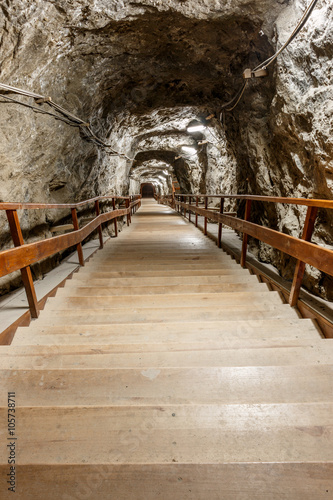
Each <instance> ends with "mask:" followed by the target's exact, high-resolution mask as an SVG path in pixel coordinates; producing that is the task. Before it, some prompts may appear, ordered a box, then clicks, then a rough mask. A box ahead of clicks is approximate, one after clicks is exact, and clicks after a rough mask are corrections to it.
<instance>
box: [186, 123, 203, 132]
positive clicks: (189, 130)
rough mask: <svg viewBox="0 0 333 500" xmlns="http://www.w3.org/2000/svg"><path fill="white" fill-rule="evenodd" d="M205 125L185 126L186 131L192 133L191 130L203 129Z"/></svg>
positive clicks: (198, 130) (199, 130)
mask: <svg viewBox="0 0 333 500" xmlns="http://www.w3.org/2000/svg"><path fill="white" fill-rule="evenodd" d="M205 128H206V127H205V125H200V124H199V125H190V126H189V127H187V132H189V133H190V134H192V133H193V132H202V131H203V130H205Z"/></svg>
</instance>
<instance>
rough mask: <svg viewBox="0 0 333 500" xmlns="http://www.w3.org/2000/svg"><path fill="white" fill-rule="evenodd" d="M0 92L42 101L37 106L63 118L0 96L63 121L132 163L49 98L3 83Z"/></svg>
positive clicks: (5, 96)
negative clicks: (49, 109)
mask: <svg viewBox="0 0 333 500" xmlns="http://www.w3.org/2000/svg"><path fill="white" fill-rule="evenodd" d="M0 90H4V91H6V92H12V93H14V94H19V95H23V96H25V97H30V98H32V99H35V100H37V101H42V102H40V103H39V104H48V105H49V106H51V107H52V108H54V109H55V110H56V111H58V113H60V114H62V115H63V116H59V115H56V114H54V113H50V112H49V111H45V110H44V109H42V108H37V107H36V106H32V105H31V104H28V103H24V102H22V101H19V100H17V99H13V98H12V97H9V96H7V95H5V94H0V97H2V98H4V99H6V100H7V101H11V102H13V103H15V104H20V105H22V106H25V107H27V108H30V109H32V110H33V111H34V112H36V113H41V114H45V115H49V116H52V117H53V118H55V119H57V120H61V121H63V122H64V123H66V124H67V125H71V126H74V127H79V128H80V130H81V131H82V132H83V133H84V136H85V138H86V139H87V140H90V142H92V143H94V144H95V145H97V146H99V147H102V148H103V149H104V150H105V151H106V152H107V153H108V154H111V155H116V156H119V157H120V158H126V159H127V160H129V161H134V158H130V157H129V156H127V155H126V154H125V153H121V152H119V151H117V150H115V149H114V148H113V147H112V146H111V144H107V143H106V142H105V141H103V140H102V139H100V138H99V137H97V136H96V134H95V133H94V132H93V130H92V129H91V127H90V124H89V123H86V122H84V121H83V120H81V118H79V117H77V116H75V115H73V114H72V113H70V112H69V111H67V110H66V109H65V108H63V107H62V106H60V105H59V104H57V103H56V102H54V101H52V99H51V98H50V97H45V96H43V95H40V94H36V93H34V92H30V91H28V90H23V89H19V88H17V87H12V86H11V85H6V84H4V83H0ZM87 132H88V133H87ZM108 150H110V151H108Z"/></svg>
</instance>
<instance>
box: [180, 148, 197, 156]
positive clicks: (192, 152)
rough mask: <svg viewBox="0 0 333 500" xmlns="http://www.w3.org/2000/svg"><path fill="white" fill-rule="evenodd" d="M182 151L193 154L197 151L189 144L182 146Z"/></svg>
mask: <svg viewBox="0 0 333 500" xmlns="http://www.w3.org/2000/svg"><path fill="white" fill-rule="evenodd" d="M182 151H184V153H189V154H193V155H194V154H195V153H196V152H197V150H196V149H195V148H191V147H190V146H182Z"/></svg>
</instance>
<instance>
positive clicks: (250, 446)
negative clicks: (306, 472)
mask: <svg viewBox="0 0 333 500" xmlns="http://www.w3.org/2000/svg"><path fill="white" fill-rule="evenodd" d="M124 390H125V389H124ZM81 391H82V392H84V389H83V388H82V389H81ZM7 412H8V410H7V408H2V409H1V410H0V417H1V421H2V422H4V421H6V420H7ZM17 419H18V421H19V422H20V440H19V444H18V446H19V450H20V452H19V453H20V455H19V457H20V458H19V464H20V466H22V465H33V464H35V465H40V464H45V465H47V464H53V465H55V464H78V465H82V464H84V463H88V464H126V463H131V464H156V463H163V464H174V463H177V462H178V463H181V464H186V463H187V464H198V463H199V464H202V463H206V464H226V463H229V464H233V463H235V462H236V463H239V462H242V463H248V462H255V463H256V462H275V463H276V462H287V463H293V462H300V461H301V462H302V463H307V462H309V463H313V462H325V461H326V462H332V461H333V438H332V432H331V428H332V425H333V404H332V403H316V404H312V403H301V404H299V403H294V404H250V405H249V404H243V405H242V404H232V405H203V404H202V405H184V406H182V405H175V404H170V405H158V406H150V407H149V406H137V407H135V411H134V408H133V407H131V406H129V407H126V406H125V407H94V406H92V407H81V406H80V407H76V408H75V407H72V408H71V407H69V408H61V407H59V408H43V407H37V408H20V409H19V411H18V414H17ZM0 460H1V464H2V465H3V464H6V465H8V464H7V460H8V453H7V450H6V449H5V447H4V446H3V447H2V448H1V454H0Z"/></svg>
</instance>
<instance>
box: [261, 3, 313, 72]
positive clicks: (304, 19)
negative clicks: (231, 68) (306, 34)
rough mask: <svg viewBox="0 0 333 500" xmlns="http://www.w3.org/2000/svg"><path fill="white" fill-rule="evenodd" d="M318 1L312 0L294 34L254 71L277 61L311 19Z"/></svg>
mask: <svg viewBox="0 0 333 500" xmlns="http://www.w3.org/2000/svg"><path fill="white" fill-rule="evenodd" d="M317 3H318V0H312V2H311V4H310V5H309V7H307V9H306V10H305V12H304V14H303V16H302V18H301V19H300V21H299V22H298V24H297V26H296V28H295V29H294V31H293V32H292V34H291V35H290V36H289V38H288V40H287V41H286V42H285V43H284V44H283V45H282V47H280V49H279V50H278V51H276V52H275V54H273V55H272V56H271V57H269V58H268V59H266V61H264V62H262V63H260V64H259V65H258V66H257V67H256V68H254V70H253V71H257V70H258V69H262V68H265V69H266V68H267V66H269V65H270V64H272V62H273V61H275V59H276V58H277V57H278V56H279V55H280V54H281V52H282V51H283V50H285V49H286V48H287V47H288V45H289V44H290V43H291V42H292V41H293V40H294V39H295V38H296V36H297V35H298V33H299V32H300V31H301V29H302V28H303V26H304V25H305V23H306V22H307V20H308V19H309V17H310V15H311V13H312V11H313V9H314V8H315V6H316V4H317Z"/></svg>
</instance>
